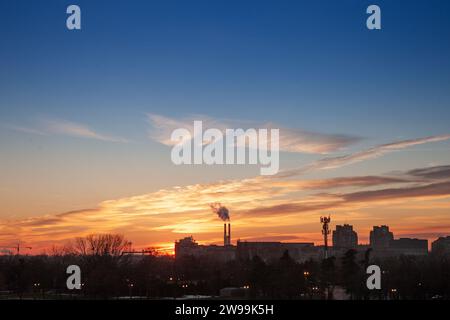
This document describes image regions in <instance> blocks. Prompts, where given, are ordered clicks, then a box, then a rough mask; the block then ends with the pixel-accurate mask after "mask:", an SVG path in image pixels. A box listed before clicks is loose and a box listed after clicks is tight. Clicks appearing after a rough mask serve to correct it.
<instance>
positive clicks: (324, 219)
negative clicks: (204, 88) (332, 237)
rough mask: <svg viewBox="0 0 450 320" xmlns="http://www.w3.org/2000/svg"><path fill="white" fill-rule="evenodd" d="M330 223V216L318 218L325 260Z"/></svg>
mask: <svg viewBox="0 0 450 320" xmlns="http://www.w3.org/2000/svg"><path fill="white" fill-rule="evenodd" d="M330 221H331V218H330V215H328V217H320V223H321V224H322V234H323V242H324V244H325V259H327V258H328V235H329V234H330V229H329V224H330Z"/></svg>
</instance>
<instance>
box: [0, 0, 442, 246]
mask: <svg viewBox="0 0 450 320" xmlns="http://www.w3.org/2000/svg"><path fill="white" fill-rule="evenodd" d="M73 3H76V4H78V5H79V6H80V7H81V11H82V30H79V31H69V30H67V29H66V26H65V23H66V17H67V14H66V7H67V6H68V5H69V4H72V2H71V3H68V2H65V1H59V0H58V1H56V0H54V1H46V5H45V7H44V6H42V5H41V2H37V1H24V0H16V1H2V2H0V38H1V39H2V41H1V44H0V204H1V205H0V254H1V252H5V251H1V250H3V249H2V248H5V247H10V246H14V245H16V244H17V243H18V242H20V243H22V244H23V245H27V246H32V247H33V251H32V253H40V252H42V251H43V250H48V249H49V248H50V247H51V246H53V245H63V244H66V243H68V242H69V241H70V240H71V239H73V238H74V237H77V236H83V235H87V234H90V233H105V232H108V233H110V232H114V233H121V234H124V235H125V236H126V237H127V238H128V239H129V240H131V241H132V242H133V245H134V246H135V247H136V248H144V247H149V246H153V247H161V248H166V249H167V248H169V249H170V248H171V247H172V246H173V242H174V240H176V239H180V238H183V237H185V236H189V235H193V236H194V238H195V239H196V240H198V241H199V242H201V243H217V244H221V243H222V241H223V238H222V224H221V221H220V219H219V218H218V217H217V216H216V215H215V214H214V213H213V212H211V209H210V208H209V204H210V203H213V202H220V203H222V204H223V205H225V206H227V207H228V208H229V210H230V215H231V221H232V242H233V243H235V242H236V241H237V239H243V240H254V241H262V240H265V241H314V242H315V243H316V244H321V243H322V240H321V235H320V224H319V217H320V216H321V215H328V214H331V216H332V228H333V229H334V226H335V225H336V224H343V223H350V224H353V225H354V228H355V229H356V231H357V232H358V235H359V239H360V242H361V243H367V242H368V234H369V230H370V229H371V228H372V226H373V225H381V224H388V225H389V226H390V227H391V229H392V231H393V232H394V234H395V236H396V237H400V236H407V237H419V238H427V239H430V240H434V239H435V238H437V237H438V236H442V235H449V234H450V125H449V124H450V59H449V57H450V41H449V39H450V20H449V19H448V12H450V11H449V10H450V2H448V1H438V0H432V1H376V3H377V4H378V5H379V6H380V7H381V9H382V30H377V31H369V30H368V29H367V28H366V23H365V21H366V18H367V14H366V13H365V11H366V8H367V6H368V5H369V4H372V2H368V1H356V0H355V1H352V0H348V1H170V2H169V1H137V0H135V1H106V0H105V1H101V0H96V1H81V0H77V1H73ZM431 3H432V4H433V5H431ZM194 120H203V121H204V123H205V124H207V126H209V127H214V128H240V127H253V128H265V127H267V126H270V127H274V128H279V129H280V147H281V153H280V163H281V166H280V172H279V173H278V174H277V175H275V176H259V173H260V170H259V169H260V167H259V166H258V165H215V166H207V165H181V166H176V165H174V164H173V163H172V162H171V159H170V152H171V146H170V145H168V143H167V140H168V139H169V138H170V133H171V132H172V130H173V129H175V128H178V127H187V128H189V127H190V126H192V124H193V121H194Z"/></svg>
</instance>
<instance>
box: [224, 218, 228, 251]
mask: <svg viewBox="0 0 450 320" xmlns="http://www.w3.org/2000/svg"><path fill="white" fill-rule="evenodd" d="M227 243H228V236H227V224H226V223H224V224H223V245H224V246H226V245H227Z"/></svg>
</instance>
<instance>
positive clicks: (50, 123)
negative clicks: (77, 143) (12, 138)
mask: <svg viewBox="0 0 450 320" xmlns="http://www.w3.org/2000/svg"><path fill="white" fill-rule="evenodd" d="M8 127H9V128H10V129H12V130H15V131H19V132H23V133H28V134H33V135H41V136H47V135H52V134H56V135H65V136H71V137H77V138H85V139H94V140H100V141H108V142H121V143H127V142H129V141H128V140H127V139H124V138H121V137H115V136H111V135H107V134H101V133H99V132H97V131H95V130H93V129H91V128H90V127H88V126H87V125H84V124H80V123H75V122H71V121H66V120H61V119H57V120H55V119H52V120H43V121H41V123H40V126H39V127H38V128H27V127H22V126H14V125H11V126H8Z"/></svg>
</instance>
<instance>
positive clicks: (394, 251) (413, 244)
mask: <svg viewBox="0 0 450 320" xmlns="http://www.w3.org/2000/svg"><path fill="white" fill-rule="evenodd" d="M389 251H390V253H391V255H395V256H397V255H408V256H417V255H426V254H428V240H426V239H411V238H400V239H397V240H392V241H391V242H390V244H389Z"/></svg>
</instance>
